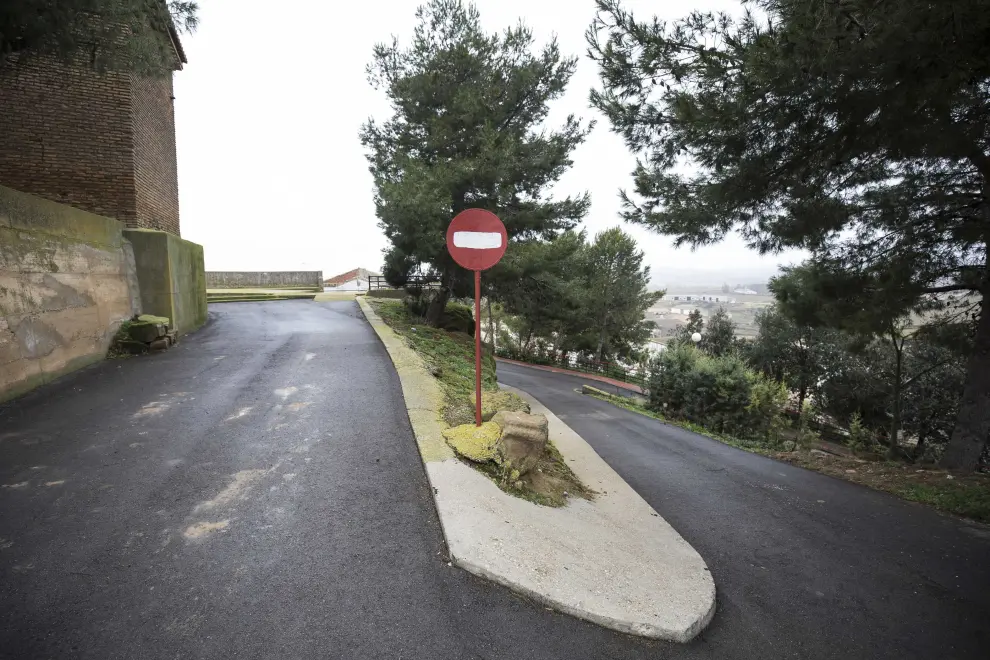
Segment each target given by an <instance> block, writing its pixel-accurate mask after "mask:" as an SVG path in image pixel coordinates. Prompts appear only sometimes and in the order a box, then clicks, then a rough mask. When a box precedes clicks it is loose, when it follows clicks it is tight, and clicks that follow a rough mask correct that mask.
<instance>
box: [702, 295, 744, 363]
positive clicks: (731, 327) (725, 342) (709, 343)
mask: <svg viewBox="0 0 990 660" xmlns="http://www.w3.org/2000/svg"><path fill="white" fill-rule="evenodd" d="M735 337H736V324H735V323H733V322H732V319H730V318H729V313H728V312H727V311H725V308H724V307H719V308H718V310H717V311H716V312H715V313H714V314H712V317H711V318H710V319H708V330H706V331H705V332H704V334H702V335H701V342H699V344H700V346H699V348H701V350H703V351H704V352H705V353H708V354H709V355H714V356H716V357H718V356H722V355H726V354H728V353H729V351H731V350H732V345H733V340H734V339H735Z"/></svg>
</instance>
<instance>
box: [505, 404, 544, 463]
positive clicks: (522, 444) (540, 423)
mask: <svg viewBox="0 0 990 660" xmlns="http://www.w3.org/2000/svg"><path fill="white" fill-rule="evenodd" d="M492 422H494V423H495V424H498V426H499V428H500V429H501V436H500V437H499V439H498V443H497V445H496V447H495V451H496V460H497V461H498V462H499V463H500V464H502V465H505V466H511V467H512V468H513V469H514V470H518V471H519V474H520V475H524V474H526V473H527V472H529V471H530V470H531V469H533V467H535V466H536V464H537V463H538V462H539V460H540V459H541V458H542V457H543V455H544V453H545V452H546V448H547V440H548V438H549V429H548V426H547V418H546V416H544V415H530V414H529V413H524V412H512V411H507V410H502V411H499V412H498V413H497V414H496V415H495V416H494V417H493V418H492Z"/></svg>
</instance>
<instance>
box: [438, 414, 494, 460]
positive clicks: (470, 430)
mask: <svg viewBox="0 0 990 660" xmlns="http://www.w3.org/2000/svg"><path fill="white" fill-rule="evenodd" d="M501 432H502V429H501V427H500V426H499V425H498V424H496V423H495V422H485V423H484V424H482V425H481V426H475V425H474V424H461V425H460V426H454V427H451V428H449V429H444V430H443V437H444V439H445V440H446V441H447V444H448V445H450V446H451V447H452V448H453V449H454V451H455V452H457V454H458V455H460V456H463V457H464V458H466V459H468V460H470V461H474V462H475V463H487V462H488V461H491V460H494V459H495V444H496V443H497V442H498V439H499V435H500V434H501Z"/></svg>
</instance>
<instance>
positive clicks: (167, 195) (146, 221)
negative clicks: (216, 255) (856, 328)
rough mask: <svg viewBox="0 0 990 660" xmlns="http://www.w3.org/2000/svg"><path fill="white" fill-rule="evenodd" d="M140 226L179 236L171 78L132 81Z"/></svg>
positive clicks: (135, 174)
mask: <svg viewBox="0 0 990 660" xmlns="http://www.w3.org/2000/svg"><path fill="white" fill-rule="evenodd" d="M131 102H132V105H133V130H134V179H135V182H136V186H135V188H136V191H137V208H136V214H137V224H138V226H140V227H144V228H146V229H160V230H162V231H167V232H170V233H172V234H175V235H176V236H178V235H179V186H178V171H177V168H176V157H175V113H174V106H173V99H172V76H171V75H170V76H167V77H165V78H138V77H134V79H133V80H132V81H131Z"/></svg>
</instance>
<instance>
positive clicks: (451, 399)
mask: <svg viewBox="0 0 990 660" xmlns="http://www.w3.org/2000/svg"><path fill="white" fill-rule="evenodd" d="M368 303H369V304H370V305H371V307H372V309H374V310H375V312H376V313H377V314H378V315H379V316H381V317H382V320H383V321H385V323H387V324H388V325H389V327H391V328H392V330H394V331H395V332H396V334H398V335H400V336H401V337H403V338H404V339H405V340H406V342H407V343H408V344H409V346H410V347H412V349H413V350H414V351H416V352H417V353H419V355H420V356H421V357H422V358H423V360H424V361H425V362H426V365H427V366H428V367H429V368H430V371H431V372H432V373H433V375H434V376H435V377H436V378H437V380H438V381H439V382H440V388H441V390H443V394H444V409H443V411H442V414H443V418H444V421H445V422H447V423H448V424H450V425H451V426H458V425H460V424H468V423H471V422H473V421H474V338H473V337H470V336H468V335H466V334H464V333H462V332H448V331H446V330H441V329H440V328H432V327H430V326H428V325H426V323H425V322H424V321H423V320H422V319H419V318H416V317H414V316H412V315H411V314H410V313H409V310H408V309H407V308H406V306H405V305H404V304H403V303H402V302H400V301H397V300H386V299H371V298H369V299H368ZM482 350H484V349H482ZM481 390H482V397H483V398H485V397H486V395H487V396H488V397H493V396H499V397H503V395H508V393H500V392H499V389H498V382H497V380H496V376H495V359H494V358H493V357H492V356H491V353H489V352H487V351H486V352H485V353H484V356H483V357H482V360H481ZM484 407H485V406H482V408H483V409H484ZM502 409H503V410H513V409H515V410H518V409H519V408H506V407H503V408H502ZM494 414H495V411H492V412H491V415H494ZM491 415H488V416H489V417H490V416H491Z"/></svg>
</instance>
